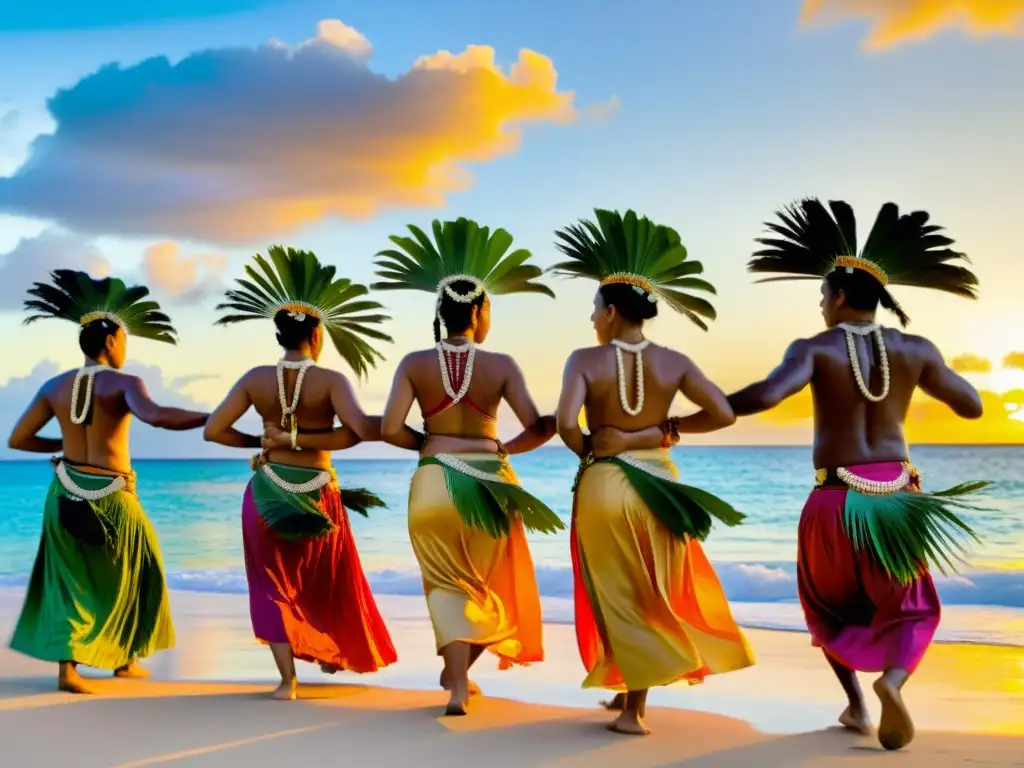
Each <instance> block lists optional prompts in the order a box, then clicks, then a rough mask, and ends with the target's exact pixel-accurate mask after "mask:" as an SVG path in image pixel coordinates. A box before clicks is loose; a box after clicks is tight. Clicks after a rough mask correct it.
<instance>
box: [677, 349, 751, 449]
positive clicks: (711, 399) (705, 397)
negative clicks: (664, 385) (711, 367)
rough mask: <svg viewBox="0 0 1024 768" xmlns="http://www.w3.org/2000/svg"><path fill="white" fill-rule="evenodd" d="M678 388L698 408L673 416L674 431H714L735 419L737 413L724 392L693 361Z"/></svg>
mask: <svg viewBox="0 0 1024 768" xmlns="http://www.w3.org/2000/svg"><path fill="white" fill-rule="evenodd" d="M679 391H680V392H682V393H683V396H684V397H685V398H686V399H687V400H689V401H690V402H691V403H693V404H694V405H696V406H697V407H698V408H700V409H701V410H700V411H698V412H697V413H694V414H692V415H690V416H683V417H681V418H677V419H672V426H673V427H674V431H676V432H682V433H684V434H698V433H704V432H715V431H716V430H719V429H724V428H725V427H731V426H732V425H733V424H735V423H736V414H735V413H734V412H733V409H732V406H731V405H730V404H729V400H728V399H727V398H726V396H725V393H724V392H723V391H722V390H721V389H719V388H718V385H717V384H715V383H714V382H713V381H711V379H709V378H708V377H707V376H705V375H704V372H703V371H702V370H701V369H700V368H698V367H697V366H696V365H695V364H694V363H692V362H691V363H690V369H689V370H688V371H687V372H686V375H685V376H683V381H682V383H681V384H680V386H679Z"/></svg>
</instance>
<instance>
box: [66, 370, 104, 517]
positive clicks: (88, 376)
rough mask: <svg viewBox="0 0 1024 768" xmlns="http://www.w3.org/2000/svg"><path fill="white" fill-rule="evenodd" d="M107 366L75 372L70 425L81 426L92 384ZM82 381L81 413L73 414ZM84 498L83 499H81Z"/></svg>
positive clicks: (87, 410) (89, 400)
mask: <svg viewBox="0 0 1024 768" xmlns="http://www.w3.org/2000/svg"><path fill="white" fill-rule="evenodd" d="M109 368H110V366H109V365H87V366H85V367H83V368H79V369H78V371H76V372H75V383H74V384H73V385H72V387H71V423H72V424H82V423H83V422H84V421H85V417H86V416H87V415H88V414H89V406H91V405H92V382H93V379H94V378H95V377H96V374H97V373H99V372H100V371H105V370H109ZM82 379H85V401H84V403H83V404H82V411H81V413H75V403H77V402H78V391H79V389H80V388H81V386H82ZM83 498H84V497H83Z"/></svg>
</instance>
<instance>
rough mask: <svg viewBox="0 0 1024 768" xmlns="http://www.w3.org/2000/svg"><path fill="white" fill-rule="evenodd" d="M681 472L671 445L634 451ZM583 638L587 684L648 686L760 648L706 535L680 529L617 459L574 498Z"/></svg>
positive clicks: (717, 666) (589, 473)
mask: <svg viewBox="0 0 1024 768" xmlns="http://www.w3.org/2000/svg"><path fill="white" fill-rule="evenodd" d="M630 455H632V456H634V457H635V458H637V459H641V460H643V461H647V462H657V463H659V464H661V465H662V466H663V467H664V468H665V469H666V470H668V471H670V472H671V473H672V475H673V476H678V472H677V471H676V469H675V467H674V465H673V464H672V463H671V461H670V460H669V458H668V453H667V451H658V450H651V451H633V452H631V454H630ZM572 555H573V573H574V581H575V598H576V637H577V641H578V643H579V648H580V655H581V657H582V659H583V664H584V666H585V667H586V669H587V673H588V674H587V677H586V679H585V680H584V683H583V687H585V688H609V689H612V690H619V691H624V690H630V691H636V690H643V689H646V688H652V687H654V686H659V685H669V684H671V683H674V682H677V681H679V680H684V679H685V680H688V681H690V682H691V683H696V682H701V681H702V680H703V678H704V677H706V676H707V675H712V674H720V673H722V672H731V671H733V670H737V669H743V668H744V667H749V666H751V665H752V664H753V663H754V654H753V651H752V650H751V648H750V645H749V644H748V643H747V639H746V637H745V636H744V634H743V632H742V630H741V629H740V628H739V627H738V626H737V625H736V622H735V621H734V620H733V618H732V612H731V611H730V610H729V603H728V601H727V600H726V598H725V593H724V592H723V591H722V585H721V583H720V582H719V581H718V576H717V575H716V574H715V571H714V569H713V568H712V567H711V563H710V562H709V561H708V559H707V556H706V555H705V554H704V549H703V547H701V544H700V542H699V541H696V540H692V539H681V538H677V537H676V536H673V535H672V534H671V533H670V532H669V530H668V529H667V528H666V527H665V525H664V524H663V523H662V522H661V521H659V520H658V518H657V517H656V516H655V515H654V513H653V512H652V511H651V510H650V508H648V507H647V505H646V504H644V502H643V501H642V500H641V498H640V496H639V495H638V494H637V492H636V490H635V489H634V488H633V486H632V484H631V483H630V482H629V480H628V478H627V477H626V474H625V473H624V472H623V471H622V469H621V468H620V467H619V466H616V465H615V464H611V463H602V462H599V463H596V464H593V465H591V466H590V467H588V468H587V469H586V470H585V471H584V473H583V476H582V478H581V479H580V482H579V485H578V487H577V489H576V496H575V499H574V504H573V522H572Z"/></svg>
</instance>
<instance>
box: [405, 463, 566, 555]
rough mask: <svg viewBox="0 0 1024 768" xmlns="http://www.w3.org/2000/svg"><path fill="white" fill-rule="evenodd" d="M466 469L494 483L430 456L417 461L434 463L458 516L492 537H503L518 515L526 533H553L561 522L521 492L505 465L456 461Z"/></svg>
mask: <svg viewBox="0 0 1024 768" xmlns="http://www.w3.org/2000/svg"><path fill="white" fill-rule="evenodd" d="M459 462H460V463H464V464H466V465H467V467H468V468H469V469H470V470H472V471H474V472H475V473H478V474H480V475H487V476H491V477H494V478H495V479H494V480H491V479H484V478H482V477H479V476H476V475H475V474H474V475H471V474H467V473H466V472H464V471H460V470H459V469H456V468H455V467H453V466H451V463H449V462H446V461H445V460H442V459H439V458H437V457H434V456H425V457H423V458H422V459H420V464H419V465H420V466H421V467H423V466H428V465H431V464H435V465H437V466H439V467H441V468H442V469H443V470H444V478H445V485H446V486H447V488H448V495H449V496H450V497H451V500H452V504H454V505H455V508H456V509H457V510H458V512H459V516H460V517H462V519H463V521H464V522H465V523H466V525H468V526H469V527H471V528H477V529H479V530H482V531H485V532H487V533H488V534H490V535H491V536H493V537H495V538H499V537H502V536H507V535H508V533H509V527H510V523H511V520H512V519H513V518H514V517H516V516H518V517H519V518H520V519H521V520H522V523H523V527H524V528H525V529H526V530H528V531H538V532H540V533H553V532H555V531H560V530H564V529H565V523H563V522H562V520H561V519H560V518H559V517H558V515H557V514H555V513H554V512H553V511H552V510H551V509H550V508H549V507H548V506H547V505H546V504H545V503H544V502H542V501H541V500H540V499H538V498H537V497H536V496H534V495H532V494H530V493H528V492H527V491H524V490H523V489H522V488H521V487H520V486H519V485H518V481H517V480H516V478H515V474H514V473H513V472H512V469H511V467H510V466H509V464H508V462H507V461H505V460H503V459H500V458H498V457H495V458H494V459H473V460H464V459H460V460H459Z"/></svg>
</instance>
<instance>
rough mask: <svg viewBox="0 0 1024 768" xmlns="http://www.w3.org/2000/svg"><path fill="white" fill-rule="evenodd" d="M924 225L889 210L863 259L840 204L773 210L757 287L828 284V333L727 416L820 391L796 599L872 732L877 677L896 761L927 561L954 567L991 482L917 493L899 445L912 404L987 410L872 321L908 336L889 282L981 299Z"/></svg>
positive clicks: (925, 623) (930, 620)
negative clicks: (891, 318)
mask: <svg viewBox="0 0 1024 768" xmlns="http://www.w3.org/2000/svg"><path fill="white" fill-rule="evenodd" d="M929 218H930V217H929V215H928V213H926V212H925V211H914V212H912V213H904V214H901V213H900V212H899V209H898V208H897V207H896V205H895V204H893V203H886V204H885V205H883V206H882V208H881V209H880V210H879V212H878V215H877V217H876V218H875V221H874V223H873V225H872V227H871V231H870V232H869V233H868V236H867V238H866V239H865V241H864V244H863V247H861V249H860V250H859V251H858V238H857V224H856V219H855V216H854V212H853V209H852V208H851V207H850V206H849V205H848V204H847V203H845V202H843V201H830V202H829V203H828V205H827V206H826V205H825V204H823V203H822V202H821V201H820V200H817V199H815V198H811V199H806V200H802V201H800V202H798V203H796V204H794V205H792V206H789V207H787V208H786V209H784V210H782V211H780V212H779V213H778V221H773V222H770V223H768V224H767V227H768V229H769V230H770V234H769V235H768V236H767V237H763V238H761V239H759V240H758V242H759V243H760V244H761V246H762V248H761V249H760V250H758V251H757V252H756V253H754V255H753V257H752V258H751V259H750V263H749V269H750V271H751V272H755V273H758V274H774V275H776V277H770V278H767V279H765V280H762V281H760V282H769V281H780V280H814V281H817V282H819V283H820V285H821V295H822V301H821V308H822V315H823V316H824V320H825V325H826V327H827V330H826V331H824V332H823V333H819V334H818V335H816V336H813V337H811V338H809V339H800V340H798V341H795V342H793V344H791V345H790V347H789V349H788V350H787V351H786V354H785V357H784V358H783V361H782V363H781V365H779V367H778V368H776V369H775V370H774V371H773V372H772V373H771V374H770V375H769V376H768V378H766V379H765V380H763V381H761V382H758V383H756V384H752V385H751V386H749V387H746V388H745V389H742V390H740V391H739V392H737V393H735V394H733V395H731V396H730V397H729V402H730V403H731V404H732V407H733V410H734V411H735V412H736V413H737V414H738V415H740V416H748V415H751V414H755V413H761V412H763V411H767V410H769V409H771V408H773V407H775V406H776V405H778V404H779V403H781V402H782V401H783V400H785V399H786V398H788V397H790V396H792V395H795V394H796V393H798V392H800V391H802V390H803V389H804V388H805V387H806V386H807V385H808V384H810V386H811V395H812V397H813V399H814V414H815V418H814V431H815V434H814V466H815V468H816V469H817V476H816V479H815V486H814V490H813V491H812V492H811V495H810V497H809V498H808V500H807V503H806V505H805V506H804V509H803V513H802V515H801V518H800V529H799V535H798V539H797V543H798V553H797V558H798V579H797V583H798V587H799V593H800V601H801V603H802V605H803V609H804V615H805V617H806V619H807V625H808V628H809V629H810V631H811V636H812V639H813V641H814V643H815V645H818V646H820V647H821V648H822V649H823V650H824V651H825V654H826V657H827V659H828V661H829V663H830V664H831V666H832V668H833V670H834V671H835V673H836V675H837V676H838V678H839V681H840V683H841V684H842V686H843V689H844V690H845V692H846V694H847V697H848V698H849V706H848V707H847V709H846V710H845V711H844V712H843V713H842V715H841V716H840V719H839V721H840V723H842V724H843V725H844V726H846V727H847V728H850V729H853V730H856V731H859V732H863V733H868V732H869V731H870V722H869V719H868V714H867V707H866V705H865V702H864V697H863V695H862V693H861V690H860V686H859V684H858V683H857V676H856V674H855V672H856V671H862V672H882V673H883V674H882V676H881V677H880V678H879V679H878V680H877V681H876V682H875V685H874V688H875V691H876V693H877V694H878V696H879V698H880V699H881V701H882V720H881V723H880V727H879V731H878V736H879V740H880V741H881V743H882V745H883V746H884V747H886V748H887V749H899V748H901V747H903V746H905V745H906V744H907V743H909V742H910V740H911V739H912V738H913V736H914V726H913V722H912V720H911V718H910V715H909V713H908V712H907V709H906V706H905V705H904V704H903V700H902V698H901V694H900V689H901V688H902V686H903V684H904V683H905V682H906V680H907V678H908V677H909V676H910V675H911V674H912V673H913V672H914V670H915V668H916V667H917V665H918V663H919V662H920V661H921V658H922V657H923V656H924V653H925V651H926V650H927V649H928V646H929V644H930V643H931V640H932V637H933V636H934V634H935V630H936V628H937V627H938V624H939V614H940V606H939V599H938V595H937V593H936V591H935V585H934V583H933V582H932V578H931V576H930V575H929V572H928V568H929V564H931V565H934V566H935V567H937V568H939V569H940V570H946V569H947V568H950V567H953V566H954V565H955V563H956V561H957V560H958V559H959V558H960V557H961V555H962V553H963V544H964V542H965V541H969V540H970V539H972V538H974V533H973V531H972V530H971V528H970V526H969V525H968V524H967V523H966V522H965V521H964V520H962V519H961V517H960V516H959V514H958V511H959V510H970V509H971V508H972V507H973V506H974V505H973V504H972V502H971V501H970V499H969V498H968V496H969V494H971V493H973V492H975V491H978V490H980V489H981V488H983V487H984V486H985V485H987V483H981V482H972V483H963V484H961V485H958V486H956V487H955V488H950V489H949V490H946V491H940V492H932V493H926V492H924V491H922V489H921V484H920V478H919V476H918V473H917V471H916V470H915V469H914V467H913V465H912V464H911V463H910V453H909V450H908V447H907V442H906V437H905V435H904V424H905V422H906V418H907V413H908V410H909V408H910V404H911V398H912V396H913V395H914V392H915V391H916V390H917V389H918V388H920V389H922V390H923V391H924V392H926V393H927V394H929V395H931V396H932V397H934V398H936V399H938V400H941V401H942V402H944V403H946V404H947V405H949V406H950V407H951V408H952V409H953V410H954V411H955V412H956V413H957V414H958V415H960V416H962V417H964V418H969V419H976V418H979V417H980V416H981V415H982V406H981V400H980V398H979V397H978V393H977V392H976V391H975V390H974V388H973V387H971V385H970V384H968V383H967V382H966V381H965V380H964V379H963V378H961V377H960V376H958V375H957V374H955V373H954V372H953V371H952V370H951V369H950V368H949V367H948V366H947V365H946V363H945V362H944V361H943V359H942V355H941V354H940V353H939V351H938V350H937V349H936V348H935V345H934V344H932V343H931V342H930V341H928V340H927V339H924V338H921V337H920V336H910V335H908V334H905V333H903V332H901V331H899V330H896V329H893V328H883V327H882V326H881V325H879V324H878V322H877V319H876V316H875V315H876V310H877V308H878V306H879V304H881V305H882V306H883V307H884V308H886V309H889V310H891V311H892V312H893V313H894V314H895V315H896V316H897V318H898V319H899V320H900V322H901V324H902V325H904V326H906V325H907V323H908V322H909V317H908V316H907V314H906V312H905V311H904V310H903V309H902V308H901V307H900V305H899V303H897V301H896V299H895V298H894V297H893V296H892V294H891V293H890V292H889V286H890V285H904V286H912V287H919V288H931V289H934V290H940V291H943V292H945V293H950V294H953V295H957V296H963V297H966V298H972V299H973V298H975V297H976V295H977V285H978V280H977V278H976V277H975V276H974V274H973V273H972V272H970V271H969V270H968V269H966V268H965V267H963V266H961V264H958V263H956V262H962V261H965V260H966V257H965V256H964V255H963V254H962V253H959V252H957V251H954V250H953V249H952V248H951V247H950V246H952V245H953V240H951V239H950V238H948V237H946V236H945V235H943V234H941V227H938V226H936V225H934V224H931V223H929Z"/></svg>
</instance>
